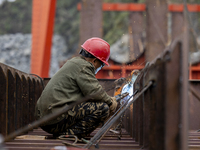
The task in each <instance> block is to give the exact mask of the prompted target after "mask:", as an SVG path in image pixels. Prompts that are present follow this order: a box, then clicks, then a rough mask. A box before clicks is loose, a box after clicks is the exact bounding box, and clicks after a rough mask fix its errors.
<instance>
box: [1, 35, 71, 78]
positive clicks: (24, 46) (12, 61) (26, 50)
mask: <svg viewBox="0 0 200 150" xmlns="http://www.w3.org/2000/svg"><path fill="white" fill-rule="evenodd" d="M30 54H31V34H21V33H17V34H7V35H2V36H0V62H1V63H4V64H7V65H9V66H11V67H13V68H16V69H18V70H21V71H23V72H26V73H30V58H31V56H30ZM70 56H71V54H70V53H69V52H68V48H67V45H66V43H65V41H64V38H63V37H61V36H59V35H54V37H53V45H52V56H51V66H50V77H52V76H53V75H54V74H55V73H56V72H57V71H58V69H59V68H60V63H61V62H62V61H64V60H66V59H67V58H69V57H70Z"/></svg>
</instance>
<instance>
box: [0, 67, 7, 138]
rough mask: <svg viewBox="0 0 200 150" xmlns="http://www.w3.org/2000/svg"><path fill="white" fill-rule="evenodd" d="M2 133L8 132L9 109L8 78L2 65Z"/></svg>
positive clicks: (0, 78) (0, 103)
mask: <svg viewBox="0 0 200 150" xmlns="http://www.w3.org/2000/svg"><path fill="white" fill-rule="evenodd" d="M0 85H1V86H0V115H1V117H0V122H1V125H0V134H2V135H3V136H5V135H6V134H7V110H6V93H7V89H6V86H7V79H6V75H5V73H4V71H3V69H2V67H1V66H0Z"/></svg>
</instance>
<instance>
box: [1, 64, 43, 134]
mask: <svg viewBox="0 0 200 150" xmlns="http://www.w3.org/2000/svg"><path fill="white" fill-rule="evenodd" d="M33 80H34V81H35V82H36V81H37V82H38V86H37V87H34V88H35V89H37V90H38V92H37V93H35V92H34V91H29V88H31V87H29V86H30V85H29V83H30V84H32V83H33ZM28 81H29V83H28ZM41 82H42V81H41V80H39V79H38V78H37V77H34V76H32V75H29V74H27V73H24V72H21V71H19V70H16V69H14V68H12V67H9V66H7V65H4V64H2V63H0V83H1V87H0V116H1V117H0V121H1V126H0V134H2V135H3V136H6V135H8V134H9V133H12V132H14V131H15V130H17V129H19V128H21V127H23V126H24V125H26V124H28V123H29V122H31V121H33V120H34V116H33V114H34V112H33V110H34V107H35V102H36V100H37V99H36V98H34V103H32V99H33V98H32V96H31V95H35V96H36V95H37V98H38V97H39V96H40V94H41V92H42V90H43V89H41V88H39V87H40V86H39V85H41V84H42V83H41ZM30 92H31V93H30ZM29 93H30V94H31V95H29ZM30 104H32V105H31V107H30Z"/></svg>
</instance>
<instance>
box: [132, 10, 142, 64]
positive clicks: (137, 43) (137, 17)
mask: <svg viewBox="0 0 200 150" xmlns="http://www.w3.org/2000/svg"><path fill="white" fill-rule="evenodd" d="M129 20H130V27H129V36H130V40H129V43H130V55H129V57H130V58H129V61H130V62H132V61H135V60H136V59H137V58H139V57H140V56H141V55H142V53H143V52H144V45H143V42H144V41H143V36H142V35H143V32H144V28H145V25H144V12H130V18H129Z"/></svg>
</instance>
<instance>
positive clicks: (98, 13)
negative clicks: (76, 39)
mask: <svg viewBox="0 0 200 150" xmlns="http://www.w3.org/2000/svg"><path fill="white" fill-rule="evenodd" d="M80 13H81V14H80V15H81V23H80V45H81V44H83V43H84V42H85V41H86V40H87V39H88V38H91V37H99V38H102V33H103V32H102V19H103V11H102V0H98V1H94V0H81V12H80Z"/></svg>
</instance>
